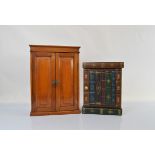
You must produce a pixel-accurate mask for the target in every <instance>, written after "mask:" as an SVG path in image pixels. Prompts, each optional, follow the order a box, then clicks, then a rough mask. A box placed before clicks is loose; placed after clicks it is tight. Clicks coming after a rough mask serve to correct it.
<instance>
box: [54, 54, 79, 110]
mask: <svg viewBox="0 0 155 155" xmlns="http://www.w3.org/2000/svg"><path fill="white" fill-rule="evenodd" d="M75 60H76V57H75V55H74V54H73V53H57V54H56V80H58V81H59V83H58V84H57V85H56V102H57V109H59V110H60V111H62V110H74V109H76V107H77V91H76V90H75V86H76V84H77V81H76V78H75V72H76V71H77V67H76V66H77V65H76V64H75V63H76V61H75Z"/></svg>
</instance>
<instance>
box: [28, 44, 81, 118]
mask: <svg viewBox="0 0 155 155" xmlns="http://www.w3.org/2000/svg"><path fill="white" fill-rule="evenodd" d="M79 48H80V47H71V46H45V45H30V59H31V65H30V66H31V113H30V115H31V116H32V115H50V114H74V113H80V110H79Z"/></svg>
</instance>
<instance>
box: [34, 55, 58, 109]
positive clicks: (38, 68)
mask: <svg viewBox="0 0 155 155" xmlns="http://www.w3.org/2000/svg"><path fill="white" fill-rule="evenodd" d="M34 75H35V81H34V83H35V107H36V110H37V111H55V109H56V106H55V85H52V80H55V54H48V53H46V54H44V53H43V54H41V53H39V54H36V55H35V74H34Z"/></svg>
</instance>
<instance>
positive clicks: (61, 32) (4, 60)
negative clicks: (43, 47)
mask: <svg viewBox="0 0 155 155" xmlns="http://www.w3.org/2000/svg"><path fill="white" fill-rule="evenodd" d="M29 44H47V45H71V46H74V45H75V46H81V49H80V104H81V105H82V104H83V78H82V76H83V72H82V62H84V61H124V62H125V68H124V69H123V98H122V100H123V102H127V103H130V102H142V101H143V102H146V101H147V102H152V101H154V100H155V95H154V92H155V80H154V79H155V78H154V77H155V70H154V66H155V61H154V58H155V26H0V103H3V104H4V103H20V104H22V103H30V59H29V57H30V53H29Z"/></svg>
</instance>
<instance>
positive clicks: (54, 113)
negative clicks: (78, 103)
mask: <svg viewBox="0 0 155 155" xmlns="http://www.w3.org/2000/svg"><path fill="white" fill-rule="evenodd" d="M64 114H80V110H74V111H59V112H31V113H30V116H43V115H64Z"/></svg>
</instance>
